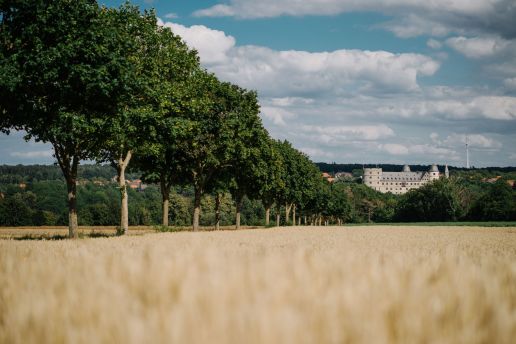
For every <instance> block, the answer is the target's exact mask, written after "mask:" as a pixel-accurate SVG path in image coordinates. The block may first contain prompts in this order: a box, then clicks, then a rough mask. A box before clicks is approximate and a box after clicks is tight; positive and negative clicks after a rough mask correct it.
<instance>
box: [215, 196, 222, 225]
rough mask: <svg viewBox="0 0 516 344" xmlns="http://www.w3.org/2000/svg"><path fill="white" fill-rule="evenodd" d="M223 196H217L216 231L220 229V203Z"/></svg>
mask: <svg viewBox="0 0 516 344" xmlns="http://www.w3.org/2000/svg"><path fill="white" fill-rule="evenodd" d="M221 198H222V195H221V194H220V193H217V195H216V196H215V229H216V230H219V229H220V201H221Z"/></svg>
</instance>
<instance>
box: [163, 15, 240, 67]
mask: <svg viewBox="0 0 516 344" xmlns="http://www.w3.org/2000/svg"><path fill="white" fill-rule="evenodd" d="M158 24H159V25H162V26H165V27H168V28H170V29H171V30H172V32H174V33H175V34H177V35H179V36H181V38H183V40H184V41H185V42H186V43H187V44H188V45H189V46H190V47H192V48H195V49H196V50H197V51H198V52H199V56H200V58H201V62H203V63H204V64H208V65H210V64H214V63H220V62H224V61H227V53H228V51H229V50H231V49H232V48H233V47H234V46H235V38H234V37H233V36H228V35H226V34H225V33H224V32H223V31H219V30H213V29H210V28H208V27H206V26H204V25H193V26H190V27H186V26H183V25H181V24H175V23H171V22H163V21H162V20H161V19H158Z"/></svg>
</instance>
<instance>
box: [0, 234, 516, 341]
mask: <svg viewBox="0 0 516 344" xmlns="http://www.w3.org/2000/svg"><path fill="white" fill-rule="evenodd" d="M514 338H516V228H478V227H462V228H457V227H382V226H375V227H293V228H278V229H252V230H242V231H219V232H200V233H193V232H180V233H156V234H153V233H151V234H145V235H141V236H129V237H120V238H95V239H80V240H75V241H71V240H60V241H14V240H0V343H64V342H66V343H513V342H514Z"/></svg>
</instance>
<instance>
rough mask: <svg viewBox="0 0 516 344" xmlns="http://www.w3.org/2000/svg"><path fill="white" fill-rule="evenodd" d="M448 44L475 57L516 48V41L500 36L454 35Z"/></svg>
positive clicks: (466, 54)
mask: <svg viewBox="0 0 516 344" xmlns="http://www.w3.org/2000/svg"><path fill="white" fill-rule="evenodd" d="M446 44H447V45H448V46H450V47H451V48H453V49H455V50H456V51H458V52H460V53H461V54H463V55H465V56H467V57H469V58H474V59H480V58H487V57H493V56H496V55H500V54H503V53H504V52H507V50H508V49H509V48H513V50H516V48H515V47H516V42H514V41H509V40H506V39H503V38H500V37H473V38H466V37H462V36H461V37H452V38H448V39H447V40H446ZM511 46H514V47H511Z"/></svg>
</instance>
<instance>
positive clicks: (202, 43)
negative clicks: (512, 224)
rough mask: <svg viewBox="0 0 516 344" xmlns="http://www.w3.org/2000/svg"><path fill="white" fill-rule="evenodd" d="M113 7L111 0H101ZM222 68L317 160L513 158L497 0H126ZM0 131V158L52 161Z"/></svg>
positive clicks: (512, 81)
mask: <svg viewBox="0 0 516 344" xmlns="http://www.w3.org/2000/svg"><path fill="white" fill-rule="evenodd" d="M100 2H101V3H102V4H105V5H106V6H119V5H120V4H122V3H123V2H122V1H100ZM133 3H134V4H137V5H139V6H140V7H141V8H155V9H156V12H157V15H158V17H159V18H160V23H161V25H165V26H167V27H170V28H171V29H172V31H174V32H175V33H177V34H179V35H181V36H182V37H183V39H184V40H185V41H186V42H187V43H188V44H189V45H190V46H192V47H194V48H195V49H197V50H198V52H199V55H200V58H201V62H202V64H203V65H204V66H205V67H206V68H207V69H208V70H210V71H212V72H214V73H215V74H216V75H217V76H218V77H219V78H220V79H222V80H227V81H231V82H234V83H237V84H239V85H241V86H243V87H246V88H249V89H255V90H257V91H258V93H259V96H260V103H261V109H262V113H261V116H262V119H263V123H264V125H265V127H266V128H267V129H268V130H269V132H270V134H271V136H273V137H275V138H280V139H288V140H289V141H291V142H292V143H293V144H294V146H295V147H297V148H298V149H300V150H302V151H304V152H306V153H307V154H308V155H309V156H310V157H311V158H312V159H313V160H314V161H326V162H332V161H335V162H340V163H409V164H430V163H434V162H436V163H442V164H444V163H448V164H451V165H455V166H463V165H465V150H464V144H465V140H466V136H468V140H469V143H470V147H471V150H470V158H471V163H472V164H473V165H475V166H479V167H482V166H509V165H512V166H514V165H516V25H514V24H513V21H514V18H516V4H515V3H514V1H507V0H493V1H485V0H452V1H450V0H434V1H420V2H418V1H413V0H383V1H382V0H313V1H296V0H262V1H254V0H226V1H204V0H203V1H186V0H178V1H164V0H161V1H160V0H154V1H150V0H146V1H133ZM52 162H53V158H52V152H51V149H50V147H49V146H48V145H45V144H42V143H34V142H29V143H27V142H24V140H23V134H22V133H13V134H12V135H11V136H6V135H0V163H9V164H14V163H23V164H30V163H52Z"/></svg>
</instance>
